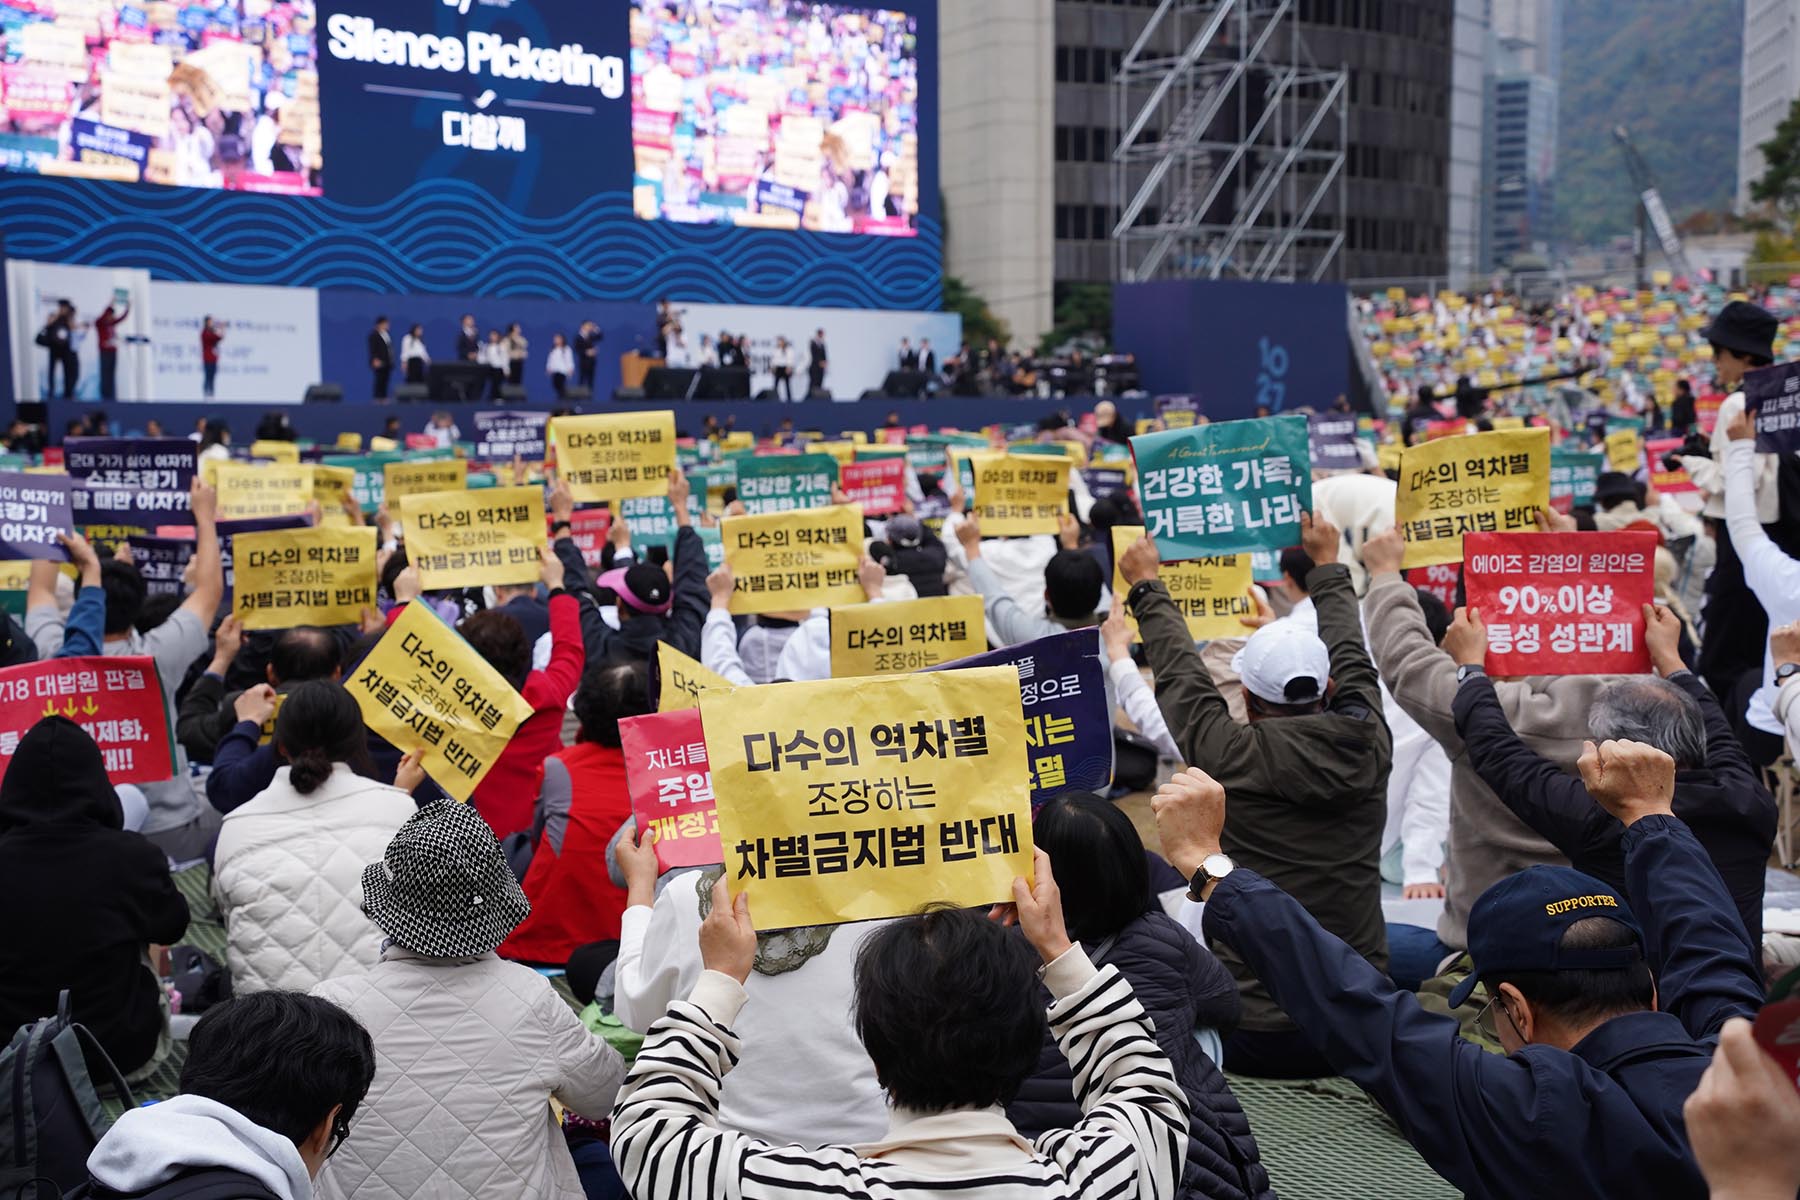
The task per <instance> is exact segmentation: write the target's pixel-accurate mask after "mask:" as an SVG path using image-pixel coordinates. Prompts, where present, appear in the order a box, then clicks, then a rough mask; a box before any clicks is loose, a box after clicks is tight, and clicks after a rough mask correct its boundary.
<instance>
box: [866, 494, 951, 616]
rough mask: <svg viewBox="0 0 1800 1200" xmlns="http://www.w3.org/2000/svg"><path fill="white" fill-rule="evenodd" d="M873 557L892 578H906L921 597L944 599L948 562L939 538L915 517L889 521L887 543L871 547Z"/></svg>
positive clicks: (901, 516)
mask: <svg viewBox="0 0 1800 1200" xmlns="http://www.w3.org/2000/svg"><path fill="white" fill-rule="evenodd" d="M869 557H870V558H872V559H874V560H875V561H876V562H878V563H880V564H881V565H882V568H883V569H885V570H886V571H887V573H888V574H889V575H904V576H906V578H907V579H909V580H911V581H912V585H913V591H914V592H916V593H918V594H919V596H921V597H925V596H944V595H948V594H949V589H948V588H946V587H945V586H944V570H945V567H946V566H947V565H948V559H947V557H946V552H945V550H944V543H943V542H941V541H939V540H938V536H937V534H935V533H933V532H931V530H929V529H927V528H925V523H924V522H923V521H920V520H919V518H918V517H916V516H914V515H913V514H912V513H909V512H907V513H895V514H894V515H893V516H891V517H889V518H888V520H887V529H886V530H885V537H884V538H883V540H881V541H878V542H874V543H871V544H870V546H869Z"/></svg>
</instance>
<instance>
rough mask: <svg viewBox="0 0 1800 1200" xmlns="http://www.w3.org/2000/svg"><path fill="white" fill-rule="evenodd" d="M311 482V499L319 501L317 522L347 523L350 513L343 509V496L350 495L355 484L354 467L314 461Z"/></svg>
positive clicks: (344, 524) (348, 522)
mask: <svg viewBox="0 0 1800 1200" xmlns="http://www.w3.org/2000/svg"><path fill="white" fill-rule="evenodd" d="M312 484H313V499H314V500H317V501H318V502H319V523H320V524H321V525H338V526H347V525H349V524H350V523H351V521H350V514H349V513H348V512H346V511H345V509H344V497H345V496H348V495H350V494H351V489H352V488H354V487H355V485H356V468H354V467H327V466H322V465H319V464H316V463H315V464H314V465H313V468H312Z"/></svg>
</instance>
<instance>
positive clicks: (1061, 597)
mask: <svg viewBox="0 0 1800 1200" xmlns="http://www.w3.org/2000/svg"><path fill="white" fill-rule="evenodd" d="M1105 586H1106V578H1105V573H1104V572H1102V571H1101V570H1100V560H1099V559H1097V558H1095V557H1094V556H1093V555H1091V554H1089V553H1088V552H1087V551H1085V550H1058V551H1057V552H1056V555H1055V556H1054V557H1053V558H1051V560H1050V561H1049V562H1047V563H1045V564H1044V592H1045V594H1046V595H1047V596H1048V598H1049V601H1050V611H1051V612H1053V613H1055V614H1056V615H1057V616H1059V617H1062V618H1064V619H1065V620H1070V621H1077V620H1081V619H1082V618H1085V617H1091V616H1093V615H1094V610H1095V609H1097V608H1099V607H1100V593H1101V591H1103V590H1104V589H1105Z"/></svg>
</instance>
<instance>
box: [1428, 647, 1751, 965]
mask: <svg viewBox="0 0 1800 1200" xmlns="http://www.w3.org/2000/svg"><path fill="white" fill-rule="evenodd" d="M1669 682H1670V683H1672V684H1674V685H1675V686H1676V687H1679V688H1680V689H1681V690H1682V691H1684V692H1686V693H1687V694H1688V695H1690V696H1692V697H1693V698H1694V700H1695V702H1696V703H1698V704H1699V705H1700V711H1701V712H1702V713H1704V714H1705V716H1706V765H1705V766H1701V767H1694V768H1691V769H1689V770H1684V771H1677V772H1676V773H1675V802H1674V809H1675V815H1676V816H1678V817H1680V818H1681V819H1682V820H1683V821H1685V822H1686V823H1687V826H1688V828H1689V829H1691V830H1693V832H1694V836H1695V837H1696V838H1698V839H1699V840H1700V844H1701V845H1702V846H1704V847H1705V848H1706V853H1707V855H1708V856H1709V857H1711V859H1712V861H1713V866H1715V867H1717V868H1718V869H1719V875H1720V877H1721V878H1723V879H1724V881H1725V890H1726V891H1728V892H1730V893H1731V900H1732V903H1733V904H1734V905H1735V906H1736V907H1737V911H1738V917H1739V918H1740V919H1741V920H1742V921H1743V922H1744V929H1745V931H1746V932H1748V933H1749V935H1750V940H1751V942H1752V943H1753V944H1757V945H1760V944H1761V943H1762V905H1763V868H1764V867H1765V865H1766V864H1767V863H1768V861H1769V848H1770V847H1771V846H1772V845H1774V843H1775V797H1773V796H1771V795H1770V794H1769V789H1768V788H1766V787H1764V786H1763V783H1762V780H1761V779H1760V778H1758V777H1757V772H1756V768H1754V767H1752V766H1751V765H1750V759H1749V758H1748V757H1747V756H1746V755H1745V754H1744V748H1743V746H1742V744H1741V743H1739V741H1738V740H1737V737H1736V735H1735V734H1733V733H1732V732H1731V724H1730V722H1728V721H1727V720H1726V719H1725V713H1724V710H1722V709H1721V708H1720V707H1719V702H1718V701H1717V700H1714V699H1713V695H1712V693H1711V692H1709V691H1707V689H1706V685H1705V684H1703V683H1701V682H1700V680H1699V679H1698V678H1697V677H1696V676H1695V675H1694V674H1693V673H1692V672H1691V671H1681V672H1678V673H1676V674H1674V675H1671V676H1670V677H1669ZM1453 711H1454V712H1455V714H1456V731H1457V733H1459V734H1460V735H1462V740H1463V745H1465V746H1466V747H1468V751H1469V765H1470V766H1472V767H1474V768H1475V773H1476V774H1477V775H1480V776H1481V781H1482V782H1483V783H1485V784H1487V785H1488V786H1489V787H1490V788H1493V789H1494V794H1495V795H1496V796H1498V797H1500V800H1501V802H1502V803H1504V804H1505V805H1506V807H1508V808H1510V809H1512V811H1513V814H1514V815H1515V816H1517V817H1518V818H1519V820H1521V821H1523V822H1525V823H1526V824H1527V825H1529V826H1531V827H1532V828H1533V829H1534V830H1536V831H1537V832H1538V834H1539V835H1540V836H1542V837H1543V838H1544V839H1545V840H1546V841H1548V842H1549V843H1550V844H1551V845H1552V846H1555V847H1556V849H1557V851H1558V852H1559V853H1560V854H1562V856H1563V857H1564V858H1567V859H1568V860H1569V863H1570V865H1571V866H1573V867H1574V868H1575V869H1576V870H1577V871H1585V872H1587V873H1588V874H1589V875H1592V876H1593V877H1594V878H1596V879H1599V880H1602V881H1603V882H1605V883H1608V884H1610V885H1611V886H1613V887H1615V888H1617V889H1619V890H1620V891H1621V892H1623V893H1624V894H1625V898H1626V899H1627V900H1628V901H1632V902H1633V903H1634V904H1635V898H1634V897H1633V896H1632V892H1631V888H1630V887H1629V886H1628V885H1627V884H1626V882H1625V854H1624V851H1623V850H1622V849H1621V848H1620V841H1621V839H1622V837H1623V835H1624V833H1625V829H1624V827H1623V826H1622V825H1620V824H1619V823H1618V822H1617V821H1615V820H1613V818H1612V817H1611V815H1609V814H1608V813H1607V811H1606V810H1605V809H1603V808H1601V807H1600V806H1599V805H1598V804H1595V803H1594V800H1593V797H1591V796H1589V795H1588V793H1587V788H1585V787H1583V786H1582V784H1581V780H1580V779H1579V778H1578V777H1576V776H1574V775H1570V774H1569V773H1567V772H1566V771H1564V770H1563V769H1562V768H1560V767H1558V766H1557V765H1556V764H1555V763H1553V762H1551V761H1550V760H1549V759H1547V758H1544V757H1543V756H1542V755H1540V754H1538V753H1537V752H1536V751H1534V750H1532V748H1531V747H1529V746H1527V745H1526V744H1525V743H1524V742H1522V741H1520V740H1519V735H1518V734H1516V733H1514V732H1513V728H1512V726H1511V725H1509V724H1508V723H1507V720H1506V712H1505V710H1504V709H1502V708H1501V707H1500V698H1499V697H1498V696H1496V695H1495V694H1494V685H1493V682H1492V681H1491V680H1489V679H1488V677H1487V676H1486V675H1471V676H1469V678H1467V679H1465V680H1464V681H1463V683H1462V686H1461V687H1459V688H1457V690H1456V703H1455V705H1454V706H1453Z"/></svg>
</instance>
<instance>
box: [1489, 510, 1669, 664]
mask: <svg viewBox="0 0 1800 1200" xmlns="http://www.w3.org/2000/svg"><path fill="white" fill-rule="evenodd" d="M1463 562H1464V575H1463V586H1464V591H1465V593H1466V595H1467V597H1468V603H1469V605H1470V606H1471V607H1474V608H1479V609H1480V610H1481V619H1482V621H1483V622H1485V623H1486V625H1487V634H1488V651H1487V662H1486V667H1487V670H1488V673H1489V674H1492V675H1631V674H1641V673H1642V672H1645V671H1648V670H1649V669H1650V652H1649V650H1648V648H1647V647H1646V646H1645V645H1644V607H1643V606H1644V605H1646V604H1649V603H1650V602H1651V601H1652V600H1653V599H1654V598H1655V594H1656V581H1655V577H1654V570H1655V562H1656V535H1655V534H1654V533H1645V532H1637V531H1630V532H1626V531H1623V530H1621V531H1618V532H1615V533H1473V534H1465V535H1464V536H1463Z"/></svg>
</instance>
